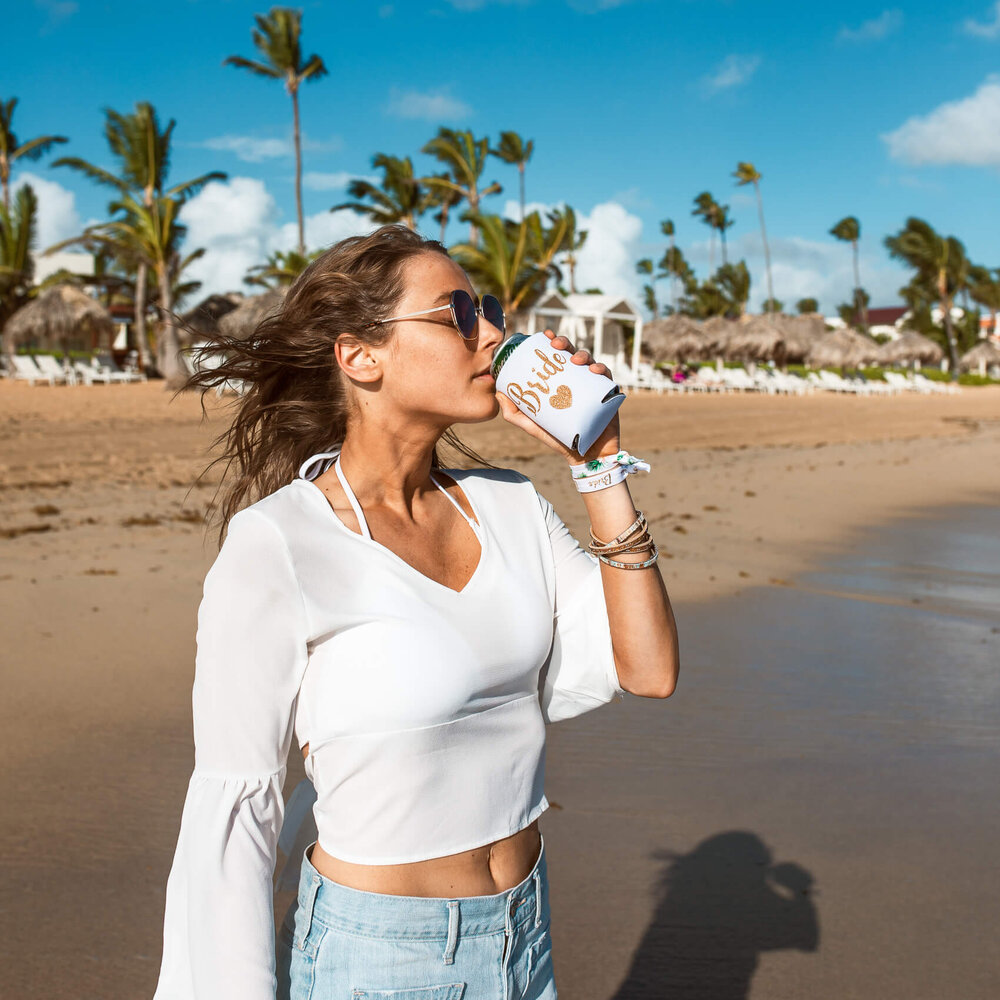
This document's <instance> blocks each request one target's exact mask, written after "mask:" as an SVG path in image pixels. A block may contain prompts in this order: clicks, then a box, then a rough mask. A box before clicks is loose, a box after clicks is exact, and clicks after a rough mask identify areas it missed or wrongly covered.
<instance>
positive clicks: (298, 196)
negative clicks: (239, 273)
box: [289, 86, 306, 256]
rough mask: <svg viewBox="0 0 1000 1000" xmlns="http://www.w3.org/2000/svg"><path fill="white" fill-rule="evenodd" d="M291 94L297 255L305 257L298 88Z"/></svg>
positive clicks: (292, 89) (293, 89) (294, 88)
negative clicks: (297, 236) (297, 232)
mask: <svg viewBox="0 0 1000 1000" xmlns="http://www.w3.org/2000/svg"><path fill="white" fill-rule="evenodd" d="M289 89H290V90H291V92H292V117H293V119H294V122H295V212H296V214H297V216H298V220H299V253H300V254H302V255H303V256H305V252H306V230H305V222H304V221H303V219H302V133H301V130H300V127H299V91H298V87H294V86H293V87H291V88H289Z"/></svg>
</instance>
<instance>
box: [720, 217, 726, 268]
mask: <svg viewBox="0 0 1000 1000" xmlns="http://www.w3.org/2000/svg"><path fill="white" fill-rule="evenodd" d="M719 239H720V240H721V241H722V266H723V267H725V266H726V230H725V227H724V226H720V227H719Z"/></svg>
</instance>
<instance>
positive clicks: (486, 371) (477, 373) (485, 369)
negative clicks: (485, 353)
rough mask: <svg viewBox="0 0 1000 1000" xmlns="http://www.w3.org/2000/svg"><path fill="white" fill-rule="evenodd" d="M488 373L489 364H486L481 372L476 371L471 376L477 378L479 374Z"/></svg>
mask: <svg viewBox="0 0 1000 1000" xmlns="http://www.w3.org/2000/svg"><path fill="white" fill-rule="evenodd" d="M489 374H491V373H490V366H489V365H487V366H486V367H485V368H484V369H483V370H482V371H481V372H476V374H475V375H473V376H472V377H473V378H479V377H480V375H489Z"/></svg>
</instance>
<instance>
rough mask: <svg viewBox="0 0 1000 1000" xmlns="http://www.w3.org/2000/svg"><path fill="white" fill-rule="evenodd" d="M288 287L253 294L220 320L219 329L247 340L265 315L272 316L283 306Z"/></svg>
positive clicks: (226, 333)
mask: <svg viewBox="0 0 1000 1000" xmlns="http://www.w3.org/2000/svg"><path fill="white" fill-rule="evenodd" d="M287 291H288V289H287V288H271V289H268V291H266V292H264V294H263V295H253V296H251V297H250V298H248V299H244V300H243V301H242V302H241V303H240V304H239V305H238V306H237V307H236V308H235V309H234V310H233V311H232V312H228V313H226V315H225V316H223V317H222V319H220V320H219V330H220V332H222V333H224V334H225V335H226V336H227V337H238V338H239V339H240V340H246V339H247V338H248V337H249V336H250V335H251V334H252V333H253V332H254V330H256V329H257V325H258V324H259V323H260V321H261V320H262V319H263V318H264V317H265V316H270V315H271V314H272V313H275V312H277V311H278V310H279V309H280V308H281V304H282V303H283V302H284V301H285V294H286V293H287Z"/></svg>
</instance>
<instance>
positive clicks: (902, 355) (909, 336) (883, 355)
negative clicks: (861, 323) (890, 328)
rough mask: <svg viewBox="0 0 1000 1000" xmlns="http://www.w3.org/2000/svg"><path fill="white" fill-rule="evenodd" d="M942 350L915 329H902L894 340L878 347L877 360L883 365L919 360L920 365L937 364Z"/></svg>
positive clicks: (941, 356) (941, 355)
mask: <svg viewBox="0 0 1000 1000" xmlns="http://www.w3.org/2000/svg"><path fill="white" fill-rule="evenodd" d="M943 357H944V351H943V350H941V348H940V347H939V346H938V345H937V344H935V343H934V341H933V340H931V339H930V337H925V336H924V335H923V334H922V333H917V331H916V330H903V331H902V332H901V333H900V335H899V336H898V337H897V338H896V339H895V340H889V341H886V342H885V343H884V344H882V346H881V347H879V350H878V360H879V362H880V363H881V364H884V365H898V364H909V363H911V362H914V361H919V362H920V364H922V365H939V364H940V363H941V359H942V358H943Z"/></svg>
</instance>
